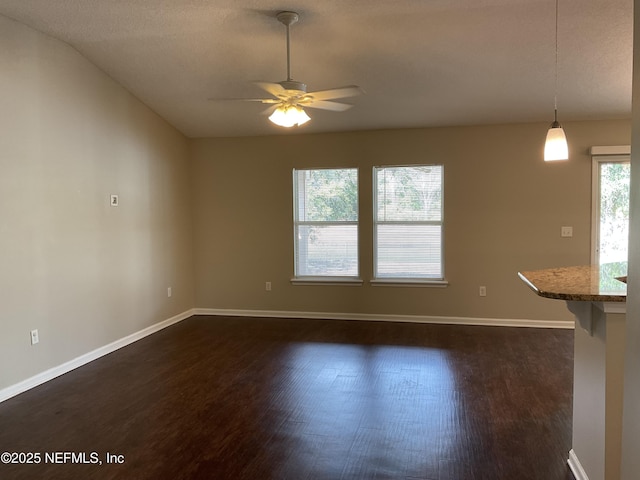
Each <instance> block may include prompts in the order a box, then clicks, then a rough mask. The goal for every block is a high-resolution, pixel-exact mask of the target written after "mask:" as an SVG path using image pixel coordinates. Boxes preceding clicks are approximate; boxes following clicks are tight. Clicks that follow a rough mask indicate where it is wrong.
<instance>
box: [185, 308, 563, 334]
mask: <svg viewBox="0 0 640 480" xmlns="http://www.w3.org/2000/svg"><path fill="white" fill-rule="evenodd" d="M193 312H194V315H215V316H223V317H267V318H310V319H327V320H368V321H376V322H405V323H407V322H408V323H438V324H451V325H484V326H492V327H529V328H563V329H573V328H574V327H575V322H574V321H560V320H528V319H510V318H475V317H440V316H427V315H385V314H378V313H331V312H293V311H286V310H284V311H283V310H234V309H221V308H195V309H194V310H193Z"/></svg>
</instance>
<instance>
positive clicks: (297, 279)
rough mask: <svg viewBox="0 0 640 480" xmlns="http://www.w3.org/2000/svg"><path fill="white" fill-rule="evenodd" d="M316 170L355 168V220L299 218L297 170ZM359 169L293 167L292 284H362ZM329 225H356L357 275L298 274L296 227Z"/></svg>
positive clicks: (298, 246)
mask: <svg viewBox="0 0 640 480" xmlns="http://www.w3.org/2000/svg"><path fill="white" fill-rule="evenodd" d="M318 170H355V171H356V176H357V179H358V192H357V193H358V206H357V208H358V220H356V221H340V222H318V221H302V220H300V218H299V210H298V206H299V198H298V191H299V189H298V175H297V174H298V172H301V171H318ZM359 190H360V171H359V169H358V168H357V167H321V168H294V169H293V237H294V238H293V245H294V259H293V262H294V265H293V269H294V270H293V278H291V283H292V284H293V285H353V286H359V285H362V283H363V282H362V279H361V278H360V224H359V221H360V212H359V209H360V191H359ZM304 225H308V226H313V225H318V226H331V225H355V226H356V232H357V233H356V235H357V241H356V245H357V248H358V253H357V261H358V266H357V272H358V273H357V275H353V276H347V275H340V276H330V275H315V276H312V275H298V264H297V259H298V258H299V248H300V245H299V242H298V238H297V235H298V228H299V227H300V226H304Z"/></svg>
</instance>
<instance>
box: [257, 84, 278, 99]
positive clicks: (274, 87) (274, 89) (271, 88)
mask: <svg viewBox="0 0 640 480" xmlns="http://www.w3.org/2000/svg"><path fill="white" fill-rule="evenodd" d="M254 84H255V85H257V86H258V87H260V88H261V89H263V90H265V91H267V92H269V93H270V94H271V95H273V96H274V97H276V98H277V97H279V96H280V95H282V94H284V93H285V90H284V88H283V86H282V85H280V84H279V83H271V82H254Z"/></svg>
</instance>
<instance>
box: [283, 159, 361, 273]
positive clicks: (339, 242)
mask: <svg viewBox="0 0 640 480" xmlns="http://www.w3.org/2000/svg"><path fill="white" fill-rule="evenodd" d="M293 190H294V192H293V196H294V213H293V217H294V235H295V239H294V244H295V262H294V263H295V278H294V280H296V279H302V280H311V281H314V280H316V281H322V280H331V279H333V280H335V281H349V280H352V281H359V280H358V275H359V266H358V170H357V169H355V168H342V169H314V170H294V171H293Z"/></svg>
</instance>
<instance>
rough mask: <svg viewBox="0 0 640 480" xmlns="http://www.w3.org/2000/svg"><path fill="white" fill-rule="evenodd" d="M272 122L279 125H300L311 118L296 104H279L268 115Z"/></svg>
mask: <svg viewBox="0 0 640 480" xmlns="http://www.w3.org/2000/svg"><path fill="white" fill-rule="evenodd" d="M269 120H271V121H272V122H273V123H275V124H276V125H278V126H280V127H287V128H289V127H293V126H300V125H303V124H305V123H307V122H308V121H309V120H311V118H310V117H309V115H307V113H306V112H305V111H304V110H303V108H302V107H299V106H297V105H281V106H279V107H278V108H276V109H275V111H274V112H273V113H272V114H271V116H270V117H269Z"/></svg>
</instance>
